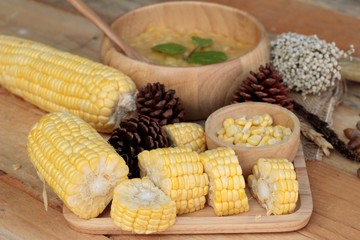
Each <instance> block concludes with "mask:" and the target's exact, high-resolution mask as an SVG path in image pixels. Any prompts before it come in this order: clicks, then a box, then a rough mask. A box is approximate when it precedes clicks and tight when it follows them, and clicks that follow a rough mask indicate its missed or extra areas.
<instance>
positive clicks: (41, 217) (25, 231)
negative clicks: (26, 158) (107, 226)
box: [0, 181, 107, 240]
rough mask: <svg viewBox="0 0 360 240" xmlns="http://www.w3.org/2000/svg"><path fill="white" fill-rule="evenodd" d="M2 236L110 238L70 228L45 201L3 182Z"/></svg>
mask: <svg viewBox="0 0 360 240" xmlns="http://www.w3.org/2000/svg"><path fill="white" fill-rule="evenodd" d="M0 239H36V240H43V239H44V240H49V239H54V240H56V239H61V240H63V239H79V240H82V239H98V240H101V239H107V238H105V237H104V236H89V235H86V234H81V233H78V232H76V231H74V230H72V229H70V228H69V227H68V226H67V225H66V223H65V220H64V218H63V216H62V215H61V214H60V213H59V212H58V211H56V210H54V209H51V208H49V210H48V211H47V212H46V211H45V210H44V205H43V204H42V202H39V201H37V200H35V199H34V198H32V197H30V196H29V195H27V194H26V193H23V192H22V191H20V190H18V189H15V188H13V186H12V185H8V184H6V183H4V182H3V181H0Z"/></svg>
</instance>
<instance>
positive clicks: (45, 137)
mask: <svg viewBox="0 0 360 240" xmlns="http://www.w3.org/2000/svg"><path fill="white" fill-rule="evenodd" d="M27 151H28V155H29V158H30V160H31V162H32V163H33V164H34V166H35V168H36V170H37V172H38V174H39V175H40V176H42V177H43V178H44V179H45V181H46V182H47V183H48V184H49V185H50V186H51V188H52V189H53V190H54V192H55V193H56V194H57V195H58V196H59V197H60V199H61V200H62V201H63V202H64V204H65V205H66V206H67V207H68V208H69V209H70V210H71V211H72V212H74V213H75V214H76V215H78V216H79V217H80V218H84V219H88V218H92V217H96V216H98V215H99V214H100V213H101V212H102V211H103V210H104V209H105V207H106V205H107V204H108V203H109V202H110V201H111V199H112V195H113V189H114V187H115V186H116V185H117V184H118V183H120V182H121V181H123V180H126V179H127V175H128V173H129V168H128V167H127V166H126V164H125V161H124V160H123V159H122V158H121V157H120V156H119V155H118V154H117V153H116V152H115V150H114V149H113V148H112V147H111V146H110V145H109V144H108V143H107V142H106V141H105V139H104V138H103V137H102V136H101V135H100V134H99V133H98V132H97V131H96V130H95V129H94V128H92V127H91V126H90V125H89V124H88V123H86V122H85V121H83V120H82V119H80V118H79V117H77V116H75V115H72V114H70V113H66V112H53V113H49V114H47V115H45V116H43V117H42V118H41V119H40V120H39V121H38V122H37V123H36V124H35V125H34V127H33V128H32V129H31V131H30V133H29V135H28V142H27Z"/></svg>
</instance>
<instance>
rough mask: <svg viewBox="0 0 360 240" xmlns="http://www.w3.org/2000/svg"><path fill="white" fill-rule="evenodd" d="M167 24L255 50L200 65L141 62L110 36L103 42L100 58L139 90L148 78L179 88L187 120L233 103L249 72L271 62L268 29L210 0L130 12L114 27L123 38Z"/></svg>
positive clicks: (176, 28) (195, 118)
mask: <svg viewBox="0 0 360 240" xmlns="http://www.w3.org/2000/svg"><path fill="white" fill-rule="evenodd" d="M154 26H166V27H168V28H172V29H175V30H180V31H191V30H194V29H198V30H201V31H205V32H206V31H212V32H215V33H219V34H223V35H225V36H229V37H232V38H235V39H238V40H241V41H243V42H245V43H250V44H254V45H255V48H254V49H253V50H252V51H251V52H249V53H248V54H246V55H244V56H242V57H239V58H237V59H234V60H231V61H227V62H223V63H218V64H212V65H206V66H200V67H167V66H160V65H155V64H148V63H144V62H140V61H136V60H134V59H131V58H129V57H127V56H125V55H124V54H123V53H122V52H120V51H119V50H118V49H117V48H115V47H114V46H113V45H112V44H111V42H110V40H109V39H108V38H107V37H104V38H103V40H102V43H101V61H102V62H103V63H105V64H107V65H110V66H112V67H115V68H117V69H120V70H121V71H122V72H124V73H125V74H127V75H128V76H130V77H131V78H132V79H133V80H134V82H135V83H136V85H137V87H138V89H140V88H141V87H143V86H145V85H146V84H147V83H149V82H151V83H152V82H160V83H163V84H164V85H165V87H166V89H174V90H175V91H176V96H178V97H180V98H181V99H182V101H183V102H184V108H185V111H186V119H187V120H200V119H205V118H206V117H208V116H209V115H210V114H211V113H212V112H213V111H215V110H216V109H218V108H220V107H222V106H225V105H227V104H229V103H230V102H231V98H232V95H233V93H234V92H235V90H236V89H237V88H238V85H239V84H240V82H241V81H242V80H243V79H244V78H245V76H246V75H247V74H248V73H249V71H250V70H253V71H254V70H257V69H258V67H259V66H260V65H262V64H265V63H267V62H269V60H270V44H269V38H268V35H267V33H266V31H265V29H264V27H263V26H262V25H261V24H260V22H259V21H257V20H256V19H255V18H254V17H252V16H250V15H249V14H248V13H246V12H243V11H241V10H239V9H236V8H232V7H228V6H224V5H219V4H214V3H205V2H187V1H179V2H165V3H160V4H154V5H149V6H146V7H142V8H138V9H136V10H134V11H131V12H128V13H126V14H125V15H122V16H120V17H119V18H117V19H115V21H114V22H113V23H112V25H111V27H112V29H113V30H114V31H115V33H117V34H119V36H121V37H124V36H136V35H139V34H140V33H142V32H144V31H146V29H147V28H148V27H154Z"/></svg>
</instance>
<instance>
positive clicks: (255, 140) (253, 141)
mask: <svg viewBox="0 0 360 240" xmlns="http://www.w3.org/2000/svg"><path fill="white" fill-rule="evenodd" d="M260 141H261V136H260V135H252V136H250V137H249V138H248V139H247V140H246V142H247V143H249V144H251V145H252V146H257V145H258V144H259V142H260Z"/></svg>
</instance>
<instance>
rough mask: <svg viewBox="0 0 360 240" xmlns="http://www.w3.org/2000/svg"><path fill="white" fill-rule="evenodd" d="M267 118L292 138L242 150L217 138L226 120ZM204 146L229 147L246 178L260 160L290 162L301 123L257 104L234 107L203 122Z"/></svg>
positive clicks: (286, 112) (270, 106)
mask: <svg viewBox="0 0 360 240" xmlns="http://www.w3.org/2000/svg"><path fill="white" fill-rule="evenodd" d="M266 113H268V114H270V116H271V117H272V118H273V126H275V125H277V124H280V125H282V126H284V127H288V128H290V129H291V131H292V133H291V135H290V136H289V137H288V138H287V139H286V140H283V141H281V142H278V143H276V144H273V145H268V146H262V147H241V146H236V145H233V144H229V143H226V142H224V141H222V140H221V139H219V138H218V137H217V132H218V131H219V130H220V129H221V128H222V126H223V122H224V120H225V119H226V118H230V117H231V118H234V119H236V118H240V117H243V116H246V117H247V118H249V117H253V116H255V115H263V114H266ZM205 134H206V144H207V147H208V149H214V148H217V147H231V148H232V149H233V150H234V151H235V153H236V155H237V156H238V159H239V163H240V165H241V168H242V170H243V175H244V177H245V179H246V177H247V176H248V175H249V174H250V173H251V170H252V167H253V165H254V164H255V163H256V161H257V160H258V159H259V158H287V159H288V160H289V161H293V160H294V158H295V155H296V152H297V150H298V147H299V142H300V122H299V119H298V118H297V117H296V115H295V114H294V113H292V112H291V111H289V110H287V109H286V108H283V107H280V106H277V105H274V104H270V103H260V102H246V103H236V104H232V105H229V106H225V107H223V108H220V109H218V110H217V111H215V112H214V113H212V114H211V115H210V116H209V117H208V119H207V120H206V122H205Z"/></svg>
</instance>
